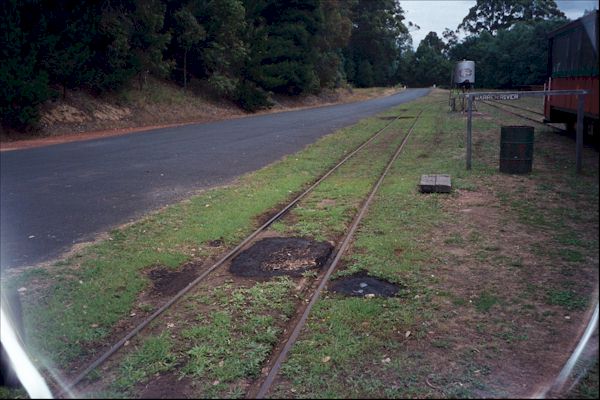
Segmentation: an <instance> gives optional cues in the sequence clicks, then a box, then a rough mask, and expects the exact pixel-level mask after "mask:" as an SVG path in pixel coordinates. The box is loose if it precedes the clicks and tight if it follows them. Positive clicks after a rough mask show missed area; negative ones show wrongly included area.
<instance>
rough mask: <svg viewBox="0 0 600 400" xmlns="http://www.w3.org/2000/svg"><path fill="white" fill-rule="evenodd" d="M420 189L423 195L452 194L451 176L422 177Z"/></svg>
mask: <svg viewBox="0 0 600 400" xmlns="http://www.w3.org/2000/svg"><path fill="white" fill-rule="evenodd" d="M419 188H420V189H421V192H422V193H450V192H451V191H452V181H451V179H450V175H444V174H434V175H421V182H420V183H419Z"/></svg>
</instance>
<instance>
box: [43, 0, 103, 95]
mask: <svg viewBox="0 0 600 400" xmlns="http://www.w3.org/2000/svg"><path fill="white" fill-rule="evenodd" d="M44 6H45V8H43V13H44V15H46V16H47V28H46V32H45V34H46V38H47V41H46V42H47V46H46V48H45V49H44V50H43V53H42V54H40V55H41V61H42V63H43V65H44V69H45V70H46V71H47V72H48V74H49V77H50V80H51V81H52V82H53V83H58V84H60V85H61V86H62V95H63V98H64V97H65V96H66V89H67V88H75V87H82V86H86V85H89V84H90V82H91V80H92V77H93V71H94V66H93V65H92V63H91V58H92V55H93V51H92V48H91V45H92V42H93V40H94V37H95V36H96V35H97V34H98V22H99V18H98V9H97V7H95V6H94V5H93V4H88V2H81V1H72V0H62V1H54V2H48V3H46V4H44Z"/></svg>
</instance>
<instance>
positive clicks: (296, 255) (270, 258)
mask: <svg viewBox="0 0 600 400" xmlns="http://www.w3.org/2000/svg"><path fill="white" fill-rule="evenodd" d="M332 249H333V246H332V245H331V244H330V243H327V242H317V241H314V240H310V239H305V238H285V237H273V238H267V239H262V240H260V241H258V242H257V243H255V244H254V245H253V246H252V247H250V248H249V249H247V250H245V251H243V252H242V253H240V255H238V256H237V257H236V258H234V259H233V260H232V262H231V266H230V268H229V270H230V271H231V273H233V274H235V275H241V276H261V277H268V276H278V275H293V276H300V275H302V273H303V272H305V271H308V270H311V269H319V268H321V267H322V266H323V265H324V264H325V262H326V261H327V258H328V257H329V254H330V253H331V251H332Z"/></svg>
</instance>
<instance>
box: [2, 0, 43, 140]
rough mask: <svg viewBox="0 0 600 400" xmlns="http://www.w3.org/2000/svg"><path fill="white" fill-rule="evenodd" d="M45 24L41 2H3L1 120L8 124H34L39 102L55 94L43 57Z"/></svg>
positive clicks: (19, 126)
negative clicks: (42, 61) (42, 66)
mask: <svg viewBox="0 0 600 400" xmlns="http://www.w3.org/2000/svg"><path fill="white" fill-rule="evenodd" d="M45 25H46V20H45V17H44V16H43V15H40V12H39V7H38V4H35V3H30V4H28V5H23V4H20V2H18V1H17V0H7V1H4V2H2V4H1V5H0V31H1V32H2V36H0V121H1V122H2V125H3V126H5V127H12V128H17V129H24V128H26V127H28V126H31V125H34V124H35V123H36V122H37V121H38V119H39V112H38V105H39V104H41V103H42V102H44V101H45V100H47V99H48V98H50V96H51V94H52V92H51V90H50V88H49V87H48V83H49V82H48V75H47V73H46V72H45V71H44V70H43V69H42V68H41V63H40V57H39V52H40V49H41V48H43V47H44V46H46V43H44V40H45V35H44V32H45Z"/></svg>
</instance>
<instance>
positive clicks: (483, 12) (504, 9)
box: [458, 0, 565, 35]
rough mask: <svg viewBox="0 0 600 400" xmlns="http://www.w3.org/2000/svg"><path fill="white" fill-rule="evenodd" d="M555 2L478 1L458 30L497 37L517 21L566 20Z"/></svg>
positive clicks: (552, 0) (551, 0) (523, 0)
mask: <svg viewBox="0 0 600 400" xmlns="http://www.w3.org/2000/svg"><path fill="white" fill-rule="evenodd" d="M564 18H565V15H564V13H563V12H562V11H560V10H559V9H558V6H557V5H556V2H555V1H554V0H477V3H476V4H475V5H474V6H473V7H471V8H470V9H469V14H467V16H466V17H465V18H464V19H463V21H462V23H461V24H460V25H458V29H463V30H464V31H466V32H469V33H473V34H477V33H480V32H482V31H487V32H489V33H490V34H492V35H495V34H496V33H497V32H498V30H500V29H508V28H510V27H511V26H513V25H514V24H515V23H516V22H517V21H526V22H533V21H540V20H544V19H564Z"/></svg>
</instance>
